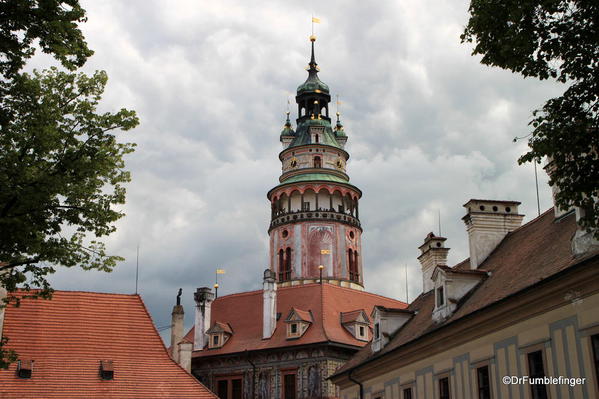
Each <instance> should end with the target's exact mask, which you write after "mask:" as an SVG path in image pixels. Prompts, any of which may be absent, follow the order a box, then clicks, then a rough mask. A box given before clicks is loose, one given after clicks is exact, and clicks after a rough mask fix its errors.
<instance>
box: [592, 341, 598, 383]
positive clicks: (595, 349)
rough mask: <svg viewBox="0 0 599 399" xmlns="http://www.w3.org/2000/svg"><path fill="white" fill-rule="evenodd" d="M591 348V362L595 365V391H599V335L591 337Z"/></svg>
mask: <svg viewBox="0 0 599 399" xmlns="http://www.w3.org/2000/svg"><path fill="white" fill-rule="evenodd" d="M591 346H592V347H593V362H594V363H595V379H596V380H597V389H599V334H595V335H592V336H591Z"/></svg>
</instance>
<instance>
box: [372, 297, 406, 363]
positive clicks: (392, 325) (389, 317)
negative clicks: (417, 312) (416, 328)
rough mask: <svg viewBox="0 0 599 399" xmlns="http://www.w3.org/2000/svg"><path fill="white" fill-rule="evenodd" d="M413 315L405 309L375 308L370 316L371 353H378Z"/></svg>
mask: <svg viewBox="0 0 599 399" xmlns="http://www.w3.org/2000/svg"><path fill="white" fill-rule="evenodd" d="M413 315H414V312H412V311H411V310H407V309H400V308H387V307H384V306H375V307H374V309H373V310H372V313H371V314H370V316H371V317H372V319H373V320H374V338H373V340H372V345H371V349H372V351H373V352H378V351H380V350H381V349H382V348H383V347H384V346H385V345H387V343H388V342H389V339H390V337H391V336H393V334H395V333H396V332H397V330H399V329H400V328H401V327H402V326H403V325H404V324H406V323H407V322H408V321H409V320H410V319H411V318H412V316H413Z"/></svg>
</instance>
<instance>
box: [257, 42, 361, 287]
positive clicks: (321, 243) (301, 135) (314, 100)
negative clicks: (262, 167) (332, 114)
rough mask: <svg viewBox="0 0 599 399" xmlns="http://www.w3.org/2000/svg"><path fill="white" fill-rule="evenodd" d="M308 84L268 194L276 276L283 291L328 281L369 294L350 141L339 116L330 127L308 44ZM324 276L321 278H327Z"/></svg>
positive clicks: (325, 91) (325, 95) (286, 131)
mask: <svg viewBox="0 0 599 399" xmlns="http://www.w3.org/2000/svg"><path fill="white" fill-rule="evenodd" d="M310 41H311V57H310V63H309V65H308V78H307V79H306V81H305V82H304V83H303V84H301V85H300V86H299V87H298V88H297V96H296V97H295V100H296V102H297V105H298V118H297V119H296V122H297V127H296V130H295V131H294V130H293V129H292V127H291V122H290V120H289V112H288V113H287V121H286V123H285V126H284V127H283V131H282V132H281V135H280V140H281V143H282V144H283V150H282V151H281V153H280V154H279V159H280V161H281V163H282V174H281V176H280V177H279V183H280V184H279V185H277V186H276V187H274V188H273V189H272V190H270V191H269V192H268V194H267V197H268V199H269V201H270V203H271V212H272V213H271V222H270V227H269V234H270V248H271V252H270V270H271V271H272V272H273V275H274V276H276V280H277V282H278V284H279V285H280V286H282V287H284V286H286V285H297V284H303V283H310V282H318V281H325V282H329V283H333V284H339V285H342V286H345V287H351V288H355V289H363V281H362V253H361V252H362V250H361V245H362V244H361V234H362V227H361V225H360V219H359V213H358V200H359V199H360V197H361V196H362V192H361V191H360V190H359V189H358V188H357V187H355V186H354V185H352V184H350V183H349V176H348V175H347V173H346V162H347V161H348V159H349V154H348V153H347V151H345V150H344V147H345V143H346V141H347V135H346V134H345V131H344V129H343V125H342V124H341V121H340V120H339V117H337V125H336V126H334V128H333V126H332V125H331V119H330V118H329V103H330V101H331V96H330V94H329V87H328V86H327V85H326V84H324V83H323V82H322V81H321V80H320V79H319V77H318V71H319V70H318V66H317V64H316V59H315V56H314V42H315V41H316V37H315V36H311V37H310ZM321 273H322V279H321Z"/></svg>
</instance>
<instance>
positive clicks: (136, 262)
mask: <svg viewBox="0 0 599 399" xmlns="http://www.w3.org/2000/svg"><path fill="white" fill-rule="evenodd" d="M138 281H139V244H137V258H136V260H135V295H137V284H138Z"/></svg>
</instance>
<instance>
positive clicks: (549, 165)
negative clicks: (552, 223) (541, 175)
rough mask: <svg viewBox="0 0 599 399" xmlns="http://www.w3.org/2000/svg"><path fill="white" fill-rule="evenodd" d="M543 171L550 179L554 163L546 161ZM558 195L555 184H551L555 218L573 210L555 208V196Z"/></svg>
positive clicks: (553, 170)
mask: <svg viewBox="0 0 599 399" xmlns="http://www.w3.org/2000/svg"><path fill="white" fill-rule="evenodd" d="M544 169H545V172H547V175H549V179H552V178H553V172H555V163H554V162H553V161H552V160H551V159H548V161H547V165H545V168H544ZM558 193H559V188H558V187H557V184H553V185H552V186H551V196H552V198H553V212H554V213H555V217H556V218H559V217H562V216H564V215H565V214H567V213H569V212H570V211H571V210H572V209H573V208H567V209H562V208H560V207H559V206H557V203H556V202H555V197H556V196H557V194H558Z"/></svg>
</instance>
